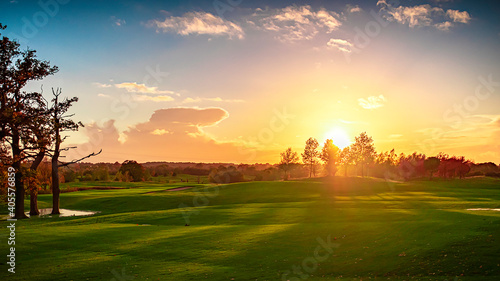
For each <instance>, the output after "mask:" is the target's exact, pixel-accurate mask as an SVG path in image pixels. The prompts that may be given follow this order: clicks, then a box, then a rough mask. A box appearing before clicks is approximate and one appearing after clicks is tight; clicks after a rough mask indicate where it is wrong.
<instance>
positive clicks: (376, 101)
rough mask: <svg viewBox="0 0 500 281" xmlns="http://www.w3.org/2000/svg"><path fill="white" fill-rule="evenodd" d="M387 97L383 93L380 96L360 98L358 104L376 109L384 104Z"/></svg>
mask: <svg viewBox="0 0 500 281" xmlns="http://www.w3.org/2000/svg"><path fill="white" fill-rule="evenodd" d="M385 101H386V99H385V97H384V96H383V95H380V96H378V97H377V96H370V97H368V98H366V99H364V98H360V99H358V104H359V106H361V107H362V108H364V109H376V108H379V107H382V106H384V103H385Z"/></svg>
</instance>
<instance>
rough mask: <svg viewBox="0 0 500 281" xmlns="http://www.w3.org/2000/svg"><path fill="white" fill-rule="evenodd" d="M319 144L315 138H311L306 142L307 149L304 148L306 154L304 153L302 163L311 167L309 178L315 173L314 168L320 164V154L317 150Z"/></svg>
mask: <svg viewBox="0 0 500 281" xmlns="http://www.w3.org/2000/svg"><path fill="white" fill-rule="evenodd" d="M318 146H319V144H318V141H317V140H316V139H315V138H312V137H311V138H309V139H308V140H307V141H306V147H305V148H304V153H302V154H301V155H302V162H304V164H306V165H308V166H309V177H311V176H312V174H313V173H315V170H314V166H315V165H316V164H317V163H318V161H317V158H318V156H319V152H318V151H317V150H316V149H317V148H318Z"/></svg>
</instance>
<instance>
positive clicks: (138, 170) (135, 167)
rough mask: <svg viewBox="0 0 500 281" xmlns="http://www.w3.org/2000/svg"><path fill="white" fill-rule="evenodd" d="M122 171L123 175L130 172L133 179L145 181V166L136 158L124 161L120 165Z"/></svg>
mask: <svg viewBox="0 0 500 281" xmlns="http://www.w3.org/2000/svg"><path fill="white" fill-rule="evenodd" d="M120 173H122V174H123V175H125V174H127V173H128V174H129V175H130V176H131V177H132V181H143V180H144V177H145V170H144V167H143V166H142V165H141V164H139V163H137V161H134V160H126V161H125V162H123V163H122V166H121V167H120Z"/></svg>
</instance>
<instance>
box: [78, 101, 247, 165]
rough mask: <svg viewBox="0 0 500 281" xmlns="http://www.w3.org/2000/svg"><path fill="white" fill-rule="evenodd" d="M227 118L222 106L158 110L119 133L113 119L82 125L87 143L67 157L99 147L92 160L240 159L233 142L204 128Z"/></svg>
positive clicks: (227, 160) (227, 115) (208, 160)
mask: <svg viewBox="0 0 500 281" xmlns="http://www.w3.org/2000/svg"><path fill="white" fill-rule="evenodd" d="M227 117H229V113H228V112H227V111H225V110H224V109H222V108H203V109H199V108H185V107H184V108H167V109H160V110H157V111H155V112H154V113H153V114H152V116H151V118H150V119H149V120H148V121H147V122H144V123H139V124H136V125H134V126H132V127H129V129H128V130H126V131H124V132H122V135H121V136H120V134H119V133H118V131H117V129H116V127H115V125H114V121H113V120H111V121H108V122H105V123H104V124H103V126H99V125H97V124H95V123H94V124H90V125H88V126H87V127H86V128H85V134H86V135H87V136H88V137H89V143H86V144H81V145H79V151H74V152H73V154H74V155H71V157H69V158H77V157H79V156H80V155H83V154H84V153H89V152H90V151H98V150H99V149H102V150H103V152H102V154H101V155H99V156H98V157H95V158H92V161H94V162H95V161H112V162H114V161H124V160H126V159H133V160H137V161H207V162H219V161H223V162H239V161H241V159H242V158H243V157H242V154H241V153H240V152H239V150H238V146H237V144H236V143H235V142H221V141H218V140H216V139H214V138H212V137H210V136H209V135H207V134H206V133H205V132H204V131H203V128H204V127H210V126H214V125H216V124H218V123H219V122H221V121H223V120H224V119H226V118H227ZM89 148H90V149H89ZM77 154H79V155H77ZM80 157H81V156H80Z"/></svg>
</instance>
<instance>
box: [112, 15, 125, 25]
mask: <svg viewBox="0 0 500 281" xmlns="http://www.w3.org/2000/svg"><path fill="white" fill-rule="evenodd" d="M111 21H112V22H113V24H114V25H116V26H122V25H125V24H126V23H127V22H126V21H125V20H123V19H119V18H117V17H115V16H111Z"/></svg>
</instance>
